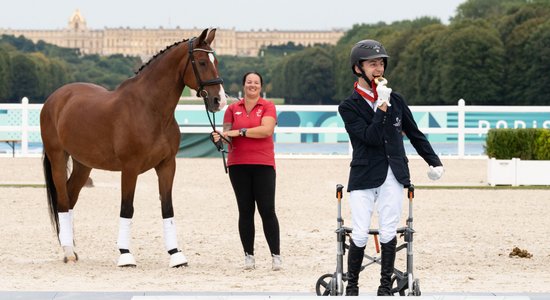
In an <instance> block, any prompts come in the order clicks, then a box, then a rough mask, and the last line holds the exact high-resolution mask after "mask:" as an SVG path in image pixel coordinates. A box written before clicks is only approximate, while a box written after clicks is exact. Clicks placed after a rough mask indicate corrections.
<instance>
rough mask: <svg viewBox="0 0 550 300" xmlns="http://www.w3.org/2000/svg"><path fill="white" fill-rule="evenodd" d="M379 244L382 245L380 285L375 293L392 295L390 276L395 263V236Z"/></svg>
mask: <svg viewBox="0 0 550 300" xmlns="http://www.w3.org/2000/svg"><path fill="white" fill-rule="evenodd" d="M380 244H381V245H382V263H381V267H380V286H379V287H378V292H377V293H376V295H377V296H393V294H392V293H391V276H392V275H393V270H394V264H395V248H396V245H397V238H396V237H394V238H393V239H392V240H391V241H389V242H387V243H380Z"/></svg>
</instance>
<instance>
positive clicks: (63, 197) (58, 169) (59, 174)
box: [47, 150, 78, 262]
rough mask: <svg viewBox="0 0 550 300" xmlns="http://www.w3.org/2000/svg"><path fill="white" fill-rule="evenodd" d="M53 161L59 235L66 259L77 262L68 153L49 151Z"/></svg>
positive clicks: (49, 156)
mask: <svg viewBox="0 0 550 300" xmlns="http://www.w3.org/2000/svg"><path fill="white" fill-rule="evenodd" d="M47 155H48V158H49V159H50V163H51V172H52V179H53V182H54V185H55V188H56V193H57V202H56V204H55V205H56V207H57V215H58V230H59V232H58V237H59V243H60V244H61V247H63V252H64V255H65V257H64V261H65V262H76V261H77V260H78V257H77V256H76V253H74V242H73V241H74V234H73V221H72V218H71V213H70V212H69V209H70V208H71V206H70V201H69V196H68V193H67V153H66V152H65V151H63V150H57V151H49V152H48V153H47Z"/></svg>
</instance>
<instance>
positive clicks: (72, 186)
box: [67, 158, 92, 211]
mask: <svg viewBox="0 0 550 300" xmlns="http://www.w3.org/2000/svg"><path fill="white" fill-rule="evenodd" d="M91 171H92V168H90V167H87V166H85V165H83V164H81V163H80V162H79V161H77V160H76V159H74V158H73V171H72V172H71V177H69V180H68V181H67V192H68V195H69V211H72V210H73V208H74V206H75V205H76V202H77V201H78V195H79V194H80V191H81V190H82V187H84V185H85V184H86V181H87V180H88V177H89V176H90V172H91Z"/></svg>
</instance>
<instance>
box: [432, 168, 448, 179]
mask: <svg viewBox="0 0 550 300" xmlns="http://www.w3.org/2000/svg"><path fill="white" fill-rule="evenodd" d="M443 173H445V169H443V166H438V167H434V166H430V170H429V171H428V178H430V179H431V180H438V179H439V178H441V176H443Z"/></svg>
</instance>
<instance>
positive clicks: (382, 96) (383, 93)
mask: <svg viewBox="0 0 550 300" xmlns="http://www.w3.org/2000/svg"><path fill="white" fill-rule="evenodd" d="M387 83H388V81H387V80H382V81H380V82H379V83H378V85H377V86H376V93H377V94H378V102H377V104H378V106H381V105H382V104H384V102H386V104H388V106H391V104H390V95H391V91H392V89H391V88H389V87H387V86H386V84H387Z"/></svg>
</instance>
